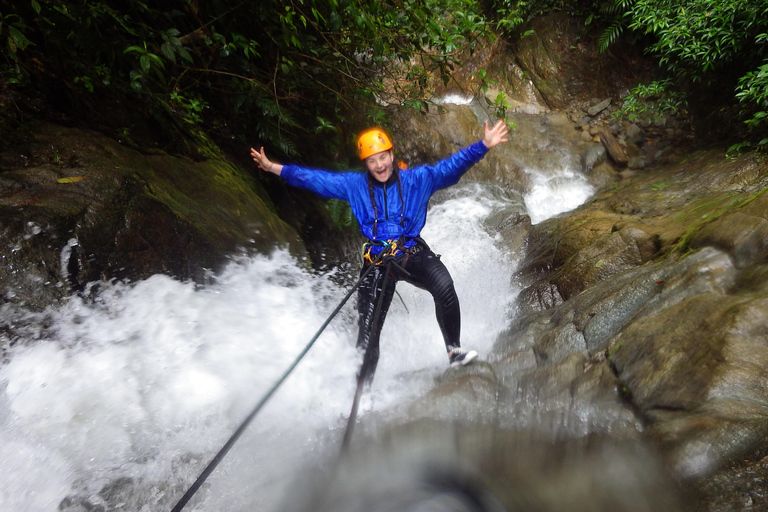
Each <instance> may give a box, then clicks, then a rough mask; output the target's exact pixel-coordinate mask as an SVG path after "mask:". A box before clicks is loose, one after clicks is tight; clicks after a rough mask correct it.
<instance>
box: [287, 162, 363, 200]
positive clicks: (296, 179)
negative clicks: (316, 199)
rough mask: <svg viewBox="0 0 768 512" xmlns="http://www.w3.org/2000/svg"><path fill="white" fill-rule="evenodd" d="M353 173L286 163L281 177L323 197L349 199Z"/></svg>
mask: <svg viewBox="0 0 768 512" xmlns="http://www.w3.org/2000/svg"><path fill="white" fill-rule="evenodd" d="M353 174H354V173H351V172H328V171H321V170H317V169H307V168H305V167H299V166H298V165H286V166H283V171H282V172H281V173H280V177H281V178H283V179H285V181H286V182H287V183H288V184H289V185H291V186H293V187H298V188H303V189H305V190H309V191H310V192H314V193H315V194H317V195H319V196H321V197H325V198H335V199H342V200H344V201H348V200H349V193H348V190H349V188H348V183H349V182H350V178H351V177H352V176H353Z"/></svg>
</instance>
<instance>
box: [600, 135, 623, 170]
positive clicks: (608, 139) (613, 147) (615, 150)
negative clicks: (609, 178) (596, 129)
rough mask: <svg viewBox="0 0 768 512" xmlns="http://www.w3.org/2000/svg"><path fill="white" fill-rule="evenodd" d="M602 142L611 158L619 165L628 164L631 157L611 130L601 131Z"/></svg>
mask: <svg viewBox="0 0 768 512" xmlns="http://www.w3.org/2000/svg"><path fill="white" fill-rule="evenodd" d="M600 142H602V144H603V146H605V150H606V151H607V152H608V155H610V157H611V160H613V161H614V162H616V164H618V165H627V162H628V161H629V158H628V157H627V155H626V153H625V152H624V149H623V148H622V147H621V145H620V144H619V141H618V140H617V139H616V137H614V136H613V134H612V133H611V132H609V131H606V130H602V131H600Z"/></svg>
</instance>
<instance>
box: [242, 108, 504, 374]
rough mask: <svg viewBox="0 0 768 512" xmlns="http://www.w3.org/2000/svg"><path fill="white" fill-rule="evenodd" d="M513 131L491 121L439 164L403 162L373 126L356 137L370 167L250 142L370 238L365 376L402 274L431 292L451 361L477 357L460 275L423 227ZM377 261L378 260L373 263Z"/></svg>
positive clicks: (364, 286) (362, 304)
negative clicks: (446, 191)
mask: <svg viewBox="0 0 768 512" xmlns="http://www.w3.org/2000/svg"><path fill="white" fill-rule="evenodd" d="M507 133H508V128H507V125H506V124H505V123H504V122H503V121H501V120H499V121H498V122H496V124H495V125H494V126H493V127H489V126H488V122H486V123H485V133H484V135H483V139H482V140H480V141H478V142H476V143H475V144H472V145H471V146H469V147H467V148H465V149H462V150H460V151H459V152H458V153H455V154H454V155H452V156H450V157H448V158H446V159H445V160H442V161H440V162H438V163H437V164H435V165H422V166H419V167H415V168H413V169H408V170H399V169H398V168H397V167H396V166H395V159H394V154H393V146H392V143H391V141H390V139H389V137H388V136H387V134H386V133H384V131H383V130H381V129H380V128H373V129H371V130H368V131H366V132H365V133H363V134H362V135H360V138H359V139H358V143H357V150H358V156H359V157H360V159H361V160H362V161H363V162H364V163H365V167H366V169H367V170H368V172H367V173H356V172H346V173H345V172H327V171H321V170H313V169H307V168H304V167H299V166H297V165H281V164H279V163H276V162H272V161H270V160H269V159H268V158H267V157H266V155H265V154H264V148H263V147H262V148H260V150H259V151H256V150H255V149H253V148H251V156H252V157H253V160H254V161H255V162H256V163H257V164H258V165H259V167H260V168H261V169H263V170H265V171H268V172H271V173H273V174H276V175H278V176H281V177H282V178H284V179H285V180H286V182H287V183H288V184H289V185H292V186H295V187H300V188H303V189H306V190H310V191H312V192H314V193H316V194H318V195H320V196H322V197H326V198H336V199H341V200H344V201H347V202H349V205H350V207H351V208H352V213H353V214H354V216H355V218H356V219H357V222H358V224H359V226H360V231H361V232H362V234H363V236H365V237H366V238H367V239H368V242H367V243H366V250H365V252H364V258H365V261H364V262H363V269H362V271H361V275H362V273H365V272H367V273H366V274H365V277H364V279H363V280H362V282H361V283H360V288H359V289H358V298H357V307H358V315H359V319H358V328H359V331H358V338H357V346H358V348H360V349H362V350H365V359H364V361H363V367H362V370H361V375H360V377H361V378H362V379H364V380H366V381H367V382H370V381H371V380H372V379H373V373H374V371H375V369H376V363H377V362H378V358H379V334H380V333H381V328H382V326H383V324H384V318H385V317H386V314H387V310H388V309H389V304H390V303H391V301H392V297H393V295H394V292H395V286H394V285H395V283H396V282H397V281H400V280H403V281H406V282H408V283H411V284H413V285H414V286H416V287H418V288H421V289H424V290H427V291H429V292H430V293H431V294H432V297H433V298H434V300H435V313H436V315H437V322H438V325H439V326H440V330H441V332H442V334H443V341H444V342H445V347H446V350H447V352H448V361H449V363H450V364H451V365H452V366H453V365H466V364H469V363H471V362H472V361H473V360H474V359H475V358H476V357H477V352H475V351H474V350H472V351H466V350H464V349H462V348H461V342H460V339H459V337H460V332H461V312H460V309H459V299H458V297H457V295H456V290H455V289H454V286H453V280H452V279H451V276H450V274H449V273H448V269H447V268H446V267H445V265H444V264H443V263H442V262H441V261H440V256H439V255H436V254H435V253H434V252H432V251H431V250H430V248H429V247H428V246H427V244H426V243H425V242H424V241H423V240H422V239H421V237H420V234H421V230H422V228H423V227H424V224H425V222H426V219H427V207H428V205H429V199H430V197H431V196H432V195H433V194H434V193H435V192H437V191H438V190H440V189H443V188H446V187H449V186H451V185H455V184H456V183H458V181H459V179H460V178H461V176H462V175H464V173H465V172H467V171H468V170H469V169H470V168H471V167H472V166H473V165H474V164H476V163H477V162H479V161H480V160H481V159H482V158H483V157H484V156H485V154H486V153H487V152H488V151H489V150H490V149H492V148H493V147H495V146H497V145H498V144H500V143H502V142H507V140H508V139H507ZM382 262H384V263H383V264H382ZM390 262H391V263H392V264H390ZM370 265H374V268H373V269H370V270H369V269H368V267H369V266H370ZM374 324H375V325H374Z"/></svg>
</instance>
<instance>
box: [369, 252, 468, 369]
mask: <svg viewBox="0 0 768 512" xmlns="http://www.w3.org/2000/svg"><path fill="white" fill-rule="evenodd" d="M395 262H396V263H397V264H398V265H400V266H401V267H402V268H403V269H405V270H406V271H407V272H408V275H406V274H404V273H403V272H401V271H400V269H398V268H397V267H396V266H394V265H391V266H389V267H388V266H387V264H386V262H384V263H382V264H380V265H375V266H374V268H373V269H372V270H371V271H370V272H369V273H368V274H367V275H366V276H365V279H363V281H362V282H361V283H360V287H359V288H358V291H357V310H358V315H359V318H358V329H359V330H358V336H357V347H358V348H359V349H362V350H364V351H365V357H364V358H363V366H362V369H361V371H360V377H361V378H363V379H365V380H366V381H367V382H369V383H370V382H371V381H372V380H373V374H374V372H375V371H376V365H377V363H378V361H379V335H380V334H381V328H382V326H383V325H384V319H385V318H386V316H387V311H388V310H389V305H390V304H391V302H392V297H393V296H394V293H395V285H396V283H397V281H401V280H402V281H405V282H407V283H410V284H412V285H414V286H416V287H417V288H421V289H422V290H427V291H428V292H429V293H431V294H432V298H433V299H434V300H435V313H436V315H437V323H438V325H439V326H440V331H441V332H442V333H443V340H444V341H445V348H446V350H447V351H449V352H450V351H451V350H453V348H455V347H459V346H460V345H461V342H460V340H459V337H460V334H461V311H460V308H459V298H458V296H457V295H456V289H455V288H454V286H453V279H452V278H451V275H450V274H449V273H448V269H447V268H446V267H445V265H444V264H443V262H442V261H440V257H439V256H438V255H436V254H435V253H433V252H432V251H431V250H429V249H428V248H425V247H422V246H418V249H417V250H416V252H413V253H411V254H406V255H404V256H400V257H398V258H397V259H396V260H395ZM367 265H370V263H368V264H367ZM367 265H366V266H364V267H363V270H362V271H361V273H362V272H364V271H365V270H367V268H368V266H367ZM379 301H380V302H379ZM377 309H378V319H377V321H376V324H375V325H374V317H375V316H376V314H377V312H376V311H377Z"/></svg>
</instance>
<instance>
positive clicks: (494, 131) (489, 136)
mask: <svg viewBox="0 0 768 512" xmlns="http://www.w3.org/2000/svg"><path fill="white" fill-rule="evenodd" d="M507 133H509V128H508V127H507V123H505V122H504V120H503V119H499V120H498V121H496V124H494V125H493V128H488V121H486V122H485V135H484V136H483V144H485V147H487V148H488V149H491V148H492V147H495V146H498V145H499V144H501V143H502V142H507V141H508V140H509V139H507Z"/></svg>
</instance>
